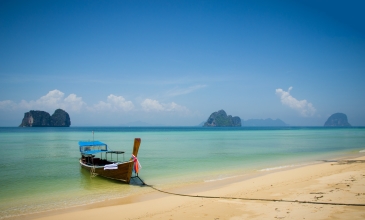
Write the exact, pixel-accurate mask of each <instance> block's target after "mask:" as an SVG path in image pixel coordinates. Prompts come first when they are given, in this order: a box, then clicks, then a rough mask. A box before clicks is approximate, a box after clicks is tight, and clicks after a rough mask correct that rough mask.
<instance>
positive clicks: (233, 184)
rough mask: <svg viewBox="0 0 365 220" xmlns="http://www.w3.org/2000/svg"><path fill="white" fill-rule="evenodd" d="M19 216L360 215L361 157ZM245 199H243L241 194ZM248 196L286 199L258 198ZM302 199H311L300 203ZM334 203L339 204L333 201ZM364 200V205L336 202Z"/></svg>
mask: <svg viewBox="0 0 365 220" xmlns="http://www.w3.org/2000/svg"><path fill="white" fill-rule="evenodd" d="M167 190H168V191H170V192H173V193H182V194H189V195H194V196H196V195H199V196H207V197H209V196H212V197H234V198H237V199H232V198H231V199H227V198H202V197H186V196H177V195H169V194H164V193H161V192H153V193H148V194H147V195H143V196H136V197H134V198H133V197H130V198H123V199H120V200H112V201H106V202H104V203H97V204H93V205H88V206H84V207H77V208H73V209H67V210H58V211H53V212H46V213H40V214H35V215H29V216H21V217H18V218H19V219H42V220H58V219H60V220H61V219H88V220H93V219H95V220H96V219H107V218H111V219H215V220H217V219H232V220H235V219H365V156H362V157H359V158H355V159H348V160H333V161H326V162H323V163H319V164H314V165H307V166H303V167H297V168H291V169H288V170H280V171H276V172H271V173H268V172H266V173H265V172H262V174H261V175H256V176H251V177H250V178H247V177H245V178H242V177H237V178H236V179H235V178H232V179H228V180H222V181H216V182H212V183H204V184H198V185H193V186H187V187H184V188H180V189H167ZM245 198H246V199H248V200H246V199H245ZM249 199H267V200H286V201H276V202H275V201H261V200H249ZM295 201H298V202H295ZM302 201H308V202H314V203H332V204H313V203H301V202H302ZM336 204H338V205H336ZM339 204H363V206H354V205H339Z"/></svg>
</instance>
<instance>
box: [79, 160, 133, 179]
mask: <svg viewBox="0 0 365 220" xmlns="http://www.w3.org/2000/svg"><path fill="white" fill-rule="evenodd" d="M80 165H81V167H82V168H84V169H86V170H88V171H90V173H92V174H93V173H95V174H96V175H99V176H102V177H106V178H109V179H114V180H120V181H123V182H125V183H129V182H130V180H131V176H132V172H133V161H128V162H125V163H121V164H118V169H114V170H104V166H92V165H88V164H85V163H83V162H82V160H80Z"/></svg>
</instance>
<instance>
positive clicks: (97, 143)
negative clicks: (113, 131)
mask: <svg viewBox="0 0 365 220" xmlns="http://www.w3.org/2000/svg"><path fill="white" fill-rule="evenodd" d="M98 145H106V144H105V143H103V142H101V141H79V146H80V147H83V146H98Z"/></svg>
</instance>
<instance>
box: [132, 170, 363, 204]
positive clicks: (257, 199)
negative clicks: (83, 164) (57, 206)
mask: <svg viewBox="0 0 365 220" xmlns="http://www.w3.org/2000/svg"><path fill="white" fill-rule="evenodd" d="M136 177H138V176H136ZM138 179H139V180H140V181H141V182H142V184H143V185H145V186H148V187H150V188H152V189H154V190H156V191H159V192H162V193H165V194H170V195H175V196H185V197H194V198H204V199H237V200H249V201H264V202H290V203H306V204H316V205H342V206H365V204H356V203H337V202H313V201H301V200H285V199H260V198H243V197H230V196H201V195H188V194H181V193H173V192H167V191H164V190H161V189H158V188H156V187H154V186H152V185H148V184H146V183H145V182H143V180H142V179H141V178H139V177H138Z"/></svg>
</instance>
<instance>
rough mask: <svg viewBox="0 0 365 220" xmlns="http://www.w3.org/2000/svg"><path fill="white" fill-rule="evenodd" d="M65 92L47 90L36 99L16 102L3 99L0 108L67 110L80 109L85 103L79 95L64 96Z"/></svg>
mask: <svg viewBox="0 0 365 220" xmlns="http://www.w3.org/2000/svg"><path fill="white" fill-rule="evenodd" d="M64 96H65V94H64V93H63V92H61V91H59V90H57V89H55V90H52V91H49V92H48V93H47V94H46V95H45V96H42V97H41V98H39V99H37V100H35V101H34V100H31V101H25V100H22V101H20V102H19V103H18V104H17V103H15V102H13V101H10V100H5V101H1V102H0V109H4V110H15V109H24V110H52V111H53V110H56V109H58V108H61V109H64V110H67V111H70V110H71V111H80V110H81V108H82V107H83V106H84V105H85V103H84V102H83V101H82V98H81V97H77V96H76V95H75V94H70V95H69V96H67V97H66V98H64Z"/></svg>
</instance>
